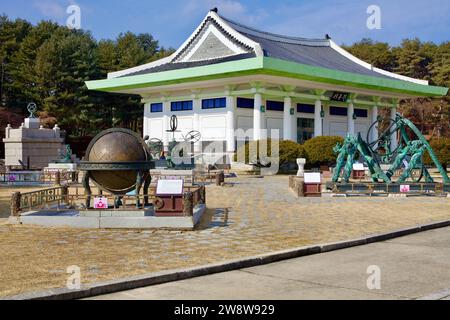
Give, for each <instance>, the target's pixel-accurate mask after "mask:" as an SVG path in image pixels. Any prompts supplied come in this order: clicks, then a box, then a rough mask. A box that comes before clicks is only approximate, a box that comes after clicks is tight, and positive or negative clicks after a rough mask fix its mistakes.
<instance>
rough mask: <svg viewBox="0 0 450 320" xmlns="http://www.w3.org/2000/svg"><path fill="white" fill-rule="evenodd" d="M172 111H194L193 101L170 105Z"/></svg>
mask: <svg viewBox="0 0 450 320" xmlns="http://www.w3.org/2000/svg"><path fill="white" fill-rule="evenodd" d="M170 110H171V111H189V110H192V100H190V101H174V102H172V103H171V105H170Z"/></svg>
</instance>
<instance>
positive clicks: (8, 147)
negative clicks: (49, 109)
mask: <svg viewBox="0 0 450 320" xmlns="http://www.w3.org/2000/svg"><path fill="white" fill-rule="evenodd" d="M36 110H37V107H36V104H35V103H30V104H28V111H29V112H30V115H29V117H28V118H26V119H25V121H24V123H22V125H21V126H20V127H19V128H17V129H13V128H12V127H11V125H10V124H8V126H7V127H6V132H5V138H4V139H3V142H4V143H5V166H6V167H7V168H9V169H11V168H12V167H21V168H22V169H25V168H26V169H43V168H45V167H47V165H48V164H49V163H50V162H52V161H53V160H55V159H57V158H58V157H59V150H61V149H62V148H63V141H64V138H63V137H62V136H61V130H60V128H59V127H58V125H55V127H54V128H53V129H44V127H43V126H42V125H41V124H40V120H39V118H36V117H35V115H34V113H35V112H36Z"/></svg>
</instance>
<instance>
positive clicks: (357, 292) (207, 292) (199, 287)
mask: <svg viewBox="0 0 450 320" xmlns="http://www.w3.org/2000/svg"><path fill="white" fill-rule="evenodd" d="M371 265H376V266H378V267H379V268H380V276H381V277H380V289H379V290H378V289H373V290H369V289H368V287H367V279H368V277H369V276H370V275H369V274H367V268H368V267H369V266H371ZM417 298H422V299H446V300H450V228H442V229H436V230H431V231H427V232H423V233H418V234H414V235H410V236H406V237H402V238H397V239H394V240H390V241H385V242H379V243H374V244H370V245H365V246H360V247H354V248H349V249H344V250H339V251H333V252H329V253H324V254H319V255H313V256H307V257H302V258H297V259H292V260H286V261H282V262H277V263H273V264H269V265H264V266H259V267H254V268H248V269H242V270H237V271H231V272H224V273H219V274H213V275H209V276H204V277H199V278H193V279H188V280H183V281H178V282H171V283H166V284H161V285H156V286H151V287H146V288H140V289H136V290H130V291H124V292H120V293H115V294H109V295H105V296H100V297H95V298H94V299H194V300H196V299H205V300H206V299H417Z"/></svg>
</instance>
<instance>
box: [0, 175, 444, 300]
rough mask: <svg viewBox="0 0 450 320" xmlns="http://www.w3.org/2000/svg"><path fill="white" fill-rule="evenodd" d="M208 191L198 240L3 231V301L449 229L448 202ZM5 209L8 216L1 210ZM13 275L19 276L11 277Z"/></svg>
mask: <svg viewBox="0 0 450 320" xmlns="http://www.w3.org/2000/svg"><path fill="white" fill-rule="evenodd" d="M226 182H227V185H226V186H225V187H216V186H214V185H209V186H207V192H206V197H207V207H208V211H207V213H206V214H205V215H204V217H203V219H202V223H201V226H199V227H198V228H197V229H196V230H195V231H187V232H181V231H167V230H157V231H155V230H145V231H136V230H98V229H86V230H85V229H82V230H80V229H70V228H43V227H34V226H26V225H22V226H20V225H5V224H1V223H0V252H1V255H0V296H10V295H16V294H19V293H25V292H31V291H40V290H44V289H51V288H64V287H65V286H66V284H67V277H68V273H67V268H68V267H69V266H74V265H76V266H79V267H80V269H81V276H82V283H83V284H92V283H97V282H102V281H108V280H114V279H121V278H126V277H130V276H136V275H142V274H147V273H153V272H160V271H166V270H172V269H180V268H189V267H199V266H202V265H207V264H212V263H219V262H221V261H226V260H235V259H240V258H245V257H249V256H255V255H261V254H266V253H270V252H275V251H280V250H288V249H292V248H298V247H303V246H309V245H314V244H323V243H329V242H336V241H342V240H349V239H356V238H360V237H363V236H367V235H372V234H377V233H385V232H390V231H395V230H398V229H402V228H406V227H413V226H416V225H422V224H427V223H431V222H436V221H443V220H448V219H450V198H436V197H411V198H382V197H374V198H367V197H353V198H300V199H296V198H295V197H294V195H293V194H292V193H291V192H290V191H289V189H288V177H287V176H275V177H265V178H264V179H261V178H256V177H239V178H235V179H227V180H226ZM1 205H2V204H1V202H0V208H1ZM11 270H14V272H11Z"/></svg>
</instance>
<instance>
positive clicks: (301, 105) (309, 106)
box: [297, 103, 316, 113]
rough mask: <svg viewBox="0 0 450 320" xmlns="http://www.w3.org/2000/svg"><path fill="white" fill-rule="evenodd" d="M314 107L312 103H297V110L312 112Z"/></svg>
mask: <svg viewBox="0 0 450 320" xmlns="http://www.w3.org/2000/svg"><path fill="white" fill-rule="evenodd" d="M315 108H316V107H315V106H314V105H312V104H305V103H297V112H301V113H314V110H315Z"/></svg>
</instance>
